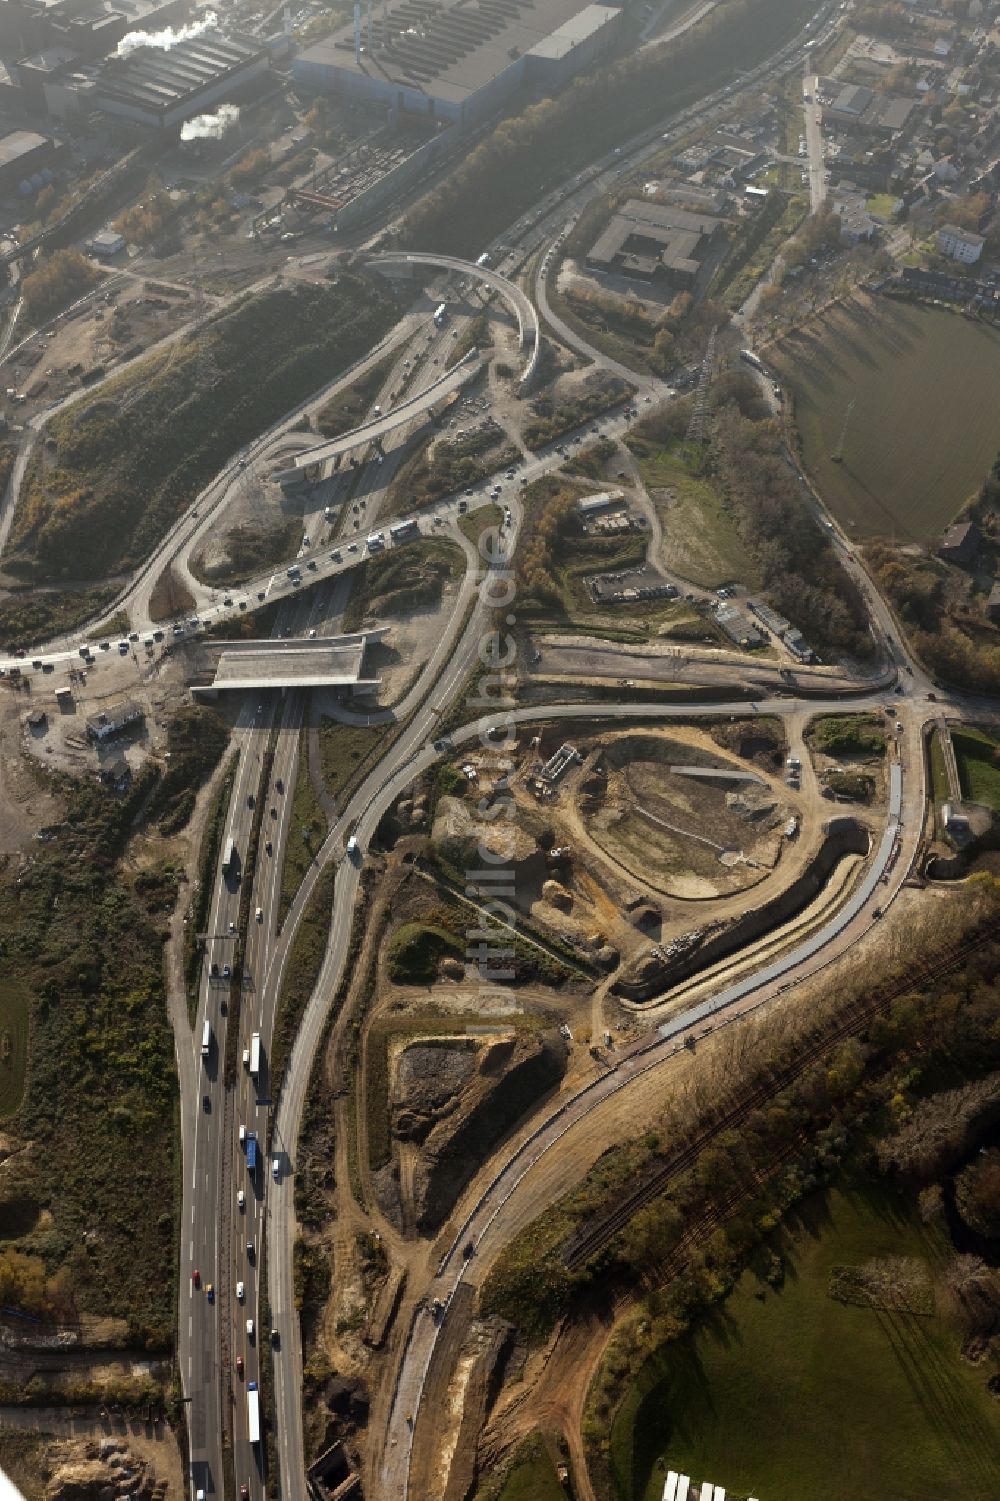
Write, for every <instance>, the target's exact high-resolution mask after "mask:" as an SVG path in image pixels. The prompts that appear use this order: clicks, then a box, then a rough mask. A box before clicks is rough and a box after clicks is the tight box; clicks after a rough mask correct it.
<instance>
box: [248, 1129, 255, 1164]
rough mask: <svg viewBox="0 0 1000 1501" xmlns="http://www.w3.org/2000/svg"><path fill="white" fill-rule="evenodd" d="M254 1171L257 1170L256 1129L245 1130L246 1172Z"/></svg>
mask: <svg viewBox="0 0 1000 1501" xmlns="http://www.w3.org/2000/svg"><path fill="white" fill-rule="evenodd" d="M256 1171H257V1133H256V1131H248V1132H247V1172H248V1173H255V1172H256Z"/></svg>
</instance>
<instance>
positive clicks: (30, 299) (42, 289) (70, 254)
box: [21, 250, 101, 323]
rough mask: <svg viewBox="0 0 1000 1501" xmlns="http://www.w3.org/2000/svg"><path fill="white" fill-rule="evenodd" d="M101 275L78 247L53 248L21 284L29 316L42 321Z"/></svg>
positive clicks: (78, 294)
mask: <svg viewBox="0 0 1000 1501" xmlns="http://www.w3.org/2000/svg"><path fill="white" fill-rule="evenodd" d="M100 276H101V273H100V271H99V270H98V269H97V267H96V266H95V265H94V263H93V261H88V260H87V258H86V256H83V255H81V254H80V252H79V250H55V251H53V253H52V254H51V255H50V256H49V258H48V260H47V261H44V262H43V263H42V265H41V266H39V267H38V269H37V270H36V271H32V272H31V274H30V275H29V276H26V277H25V278H24V281H23V282H22V284H21V290H22V291H23V293H24V300H25V303H26V304H27V308H28V312H29V314H30V316H31V317H32V318H33V319H34V320H35V322H36V323H42V322H44V320H45V319H46V318H50V317H51V316H52V315H53V314H54V313H58V312H61V311H62V309H63V308H64V307H66V305H67V304H68V303H70V302H73V301H74V300H75V299H76V298H77V297H80V296H82V294H83V293H84V292H86V291H87V289H88V288H89V287H92V286H93V285H94V283H95V282H97V281H99V280H100Z"/></svg>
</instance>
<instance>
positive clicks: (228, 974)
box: [222, 964, 233, 980]
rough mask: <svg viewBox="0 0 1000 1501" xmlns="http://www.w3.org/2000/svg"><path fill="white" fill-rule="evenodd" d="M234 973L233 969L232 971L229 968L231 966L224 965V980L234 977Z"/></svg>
mask: <svg viewBox="0 0 1000 1501" xmlns="http://www.w3.org/2000/svg"><path fill="white" fill-rule="evenodd" d="M232 973H233V972H232V970H231V969H230V967H229V965H228V964H224V965H223V966H222V978H223V979H224V980H228V979H230V977H231V976H232Z"/></svg>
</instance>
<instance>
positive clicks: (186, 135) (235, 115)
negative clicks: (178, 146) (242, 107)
mask: <svg viewBox="0 0 1000 1501" xmlns="http://www.w3.org/2000/svg"><path fill="white" fill-rule="evenodd" d="M239 118H240V112H239V110H238V109H237V108H236V105H235V104H220V106H219V108H218V109H217V110H216V111H215V112H214V113H213V114H211V115H195V116H194V118H193V119H191V120H185V121H184V124H183V125H182V126H181V140H182V141H221V140H222V137H223V136H224V135H225V133H226V131H227V130H230V129H231V128H232V127H233V126H234V125H235V124H236V122H237V120H238V119H239Z"/></svg>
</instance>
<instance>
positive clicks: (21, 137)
mask: <svg viewBox="0 0 1000 1501" xmlns="http://www.w3.org/2000/svg"><path fill="white" fill-rule="evenodd" d="M59 154H60V149H59V147H57V146H56V143H55V142H54V141H50V140H49V138H48V136H41V135H37V134H36V132H35V131H33V130H12V131H11V132H10V134H9V135H5V136H2V137H0V194H7V193H13V192H16V191H17V189H18V188H19V187H20V185H21V183H22V182H28V181H30V180H31V178H32V177H33V176H34V175H35V174H36V173H37V172H40V171H41V170H42V169H43V168H44V167H48V166H50V165H51V164H52V163H53V162H54V161H56V159H57V158H58V156H59Z"/></svg>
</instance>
